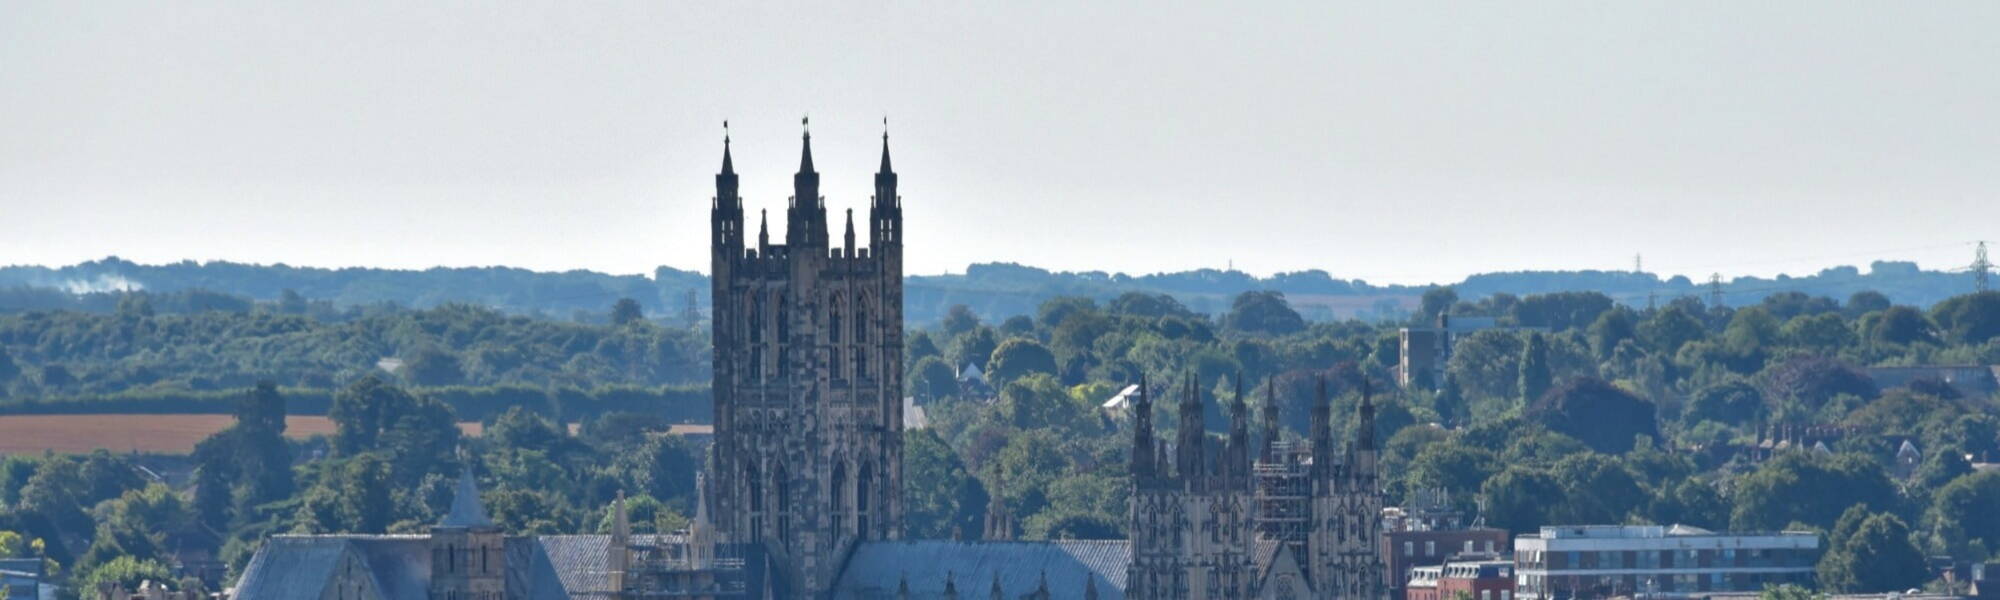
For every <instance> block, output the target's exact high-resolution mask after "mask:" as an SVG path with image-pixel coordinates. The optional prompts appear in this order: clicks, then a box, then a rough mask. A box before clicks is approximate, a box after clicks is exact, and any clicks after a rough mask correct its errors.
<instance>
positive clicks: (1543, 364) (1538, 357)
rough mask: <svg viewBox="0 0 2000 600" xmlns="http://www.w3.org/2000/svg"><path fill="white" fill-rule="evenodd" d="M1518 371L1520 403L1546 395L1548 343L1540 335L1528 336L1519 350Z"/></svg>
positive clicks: (1547, 387) (1547, 389) (1547, 388)
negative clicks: (1519, 367) (1524, 344)
mask: <svg viewBox="0 0 2000 600" xmlns="http://www.w3.org/2000/svg"><path fill="white" fill-rule="evenodd" d="M1606 314H1609V313H1606ZM1520 371H1521V374H1520V376H1519V377H1518V378H1517V381H1518V383H1517V384H1516V387H1517V388H1519V389H1520V394H1521V401H1522V402H1524V403H1530V404H1532V403H1534V402H1535V401H1536V400H1538V399H1540V398H1541V397H1542V394H1545V393H1548V391H1549V379H1550V376H1549V343H1548V341H1547V340H1544V339H1542V334H1540V333H1531V334H1528V345H1527V347H1525V348H1522V349H1521V369H1520Z"/></svg>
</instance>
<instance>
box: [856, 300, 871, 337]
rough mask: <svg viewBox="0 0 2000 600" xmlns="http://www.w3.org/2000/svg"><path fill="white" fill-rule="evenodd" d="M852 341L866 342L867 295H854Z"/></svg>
mask: <svg viewBox="0 0 2000 600" xmlns="http://www.w3.org/2000/svg"><path fill="white" fill-rule="evenodd" d="M854 343H856V344H866V343H868V295H867V294H861V295H859V296H855V297H854Z"/></svg>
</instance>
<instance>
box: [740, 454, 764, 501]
mask: <svg viewBox="0 0 2000 600" xmlns="http://www.w3.org/2000/svg"><path fill="white" fill-rule="evenodd" d="M744 475H745V476H744V479H745V480H748V481H749V482H750V512H759V511H762V510H764V480H763V479H762V478H759V477H757V464H756V463H751V464H750V467H749V472H748V473H745V474H744Z"/></svg>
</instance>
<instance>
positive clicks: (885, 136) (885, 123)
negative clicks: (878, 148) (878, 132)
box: [882, 115, 889, 142]
mask: <svg viewBox="0 0 2000 600" xmlns="http://www.w3.org/2000/svg"><path fill="white" fill-rule="evenodd" d="M882 141H884V142H886V141H889V115H882Z"/></svg>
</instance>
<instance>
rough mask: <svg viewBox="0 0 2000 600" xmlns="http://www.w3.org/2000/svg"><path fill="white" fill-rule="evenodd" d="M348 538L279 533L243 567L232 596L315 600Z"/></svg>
mask: <svg viewBox="0 0 2000 600" xmlns="http://www.w3.org/2000/svg"><path fill="white" fill-rule="evenodd" d="M348 541H349V540H348V538H346V537H335V536H317V535H313V536H294V535H280V536H273V537H272V538H270V539H268V540H264V547H263V548H259V549H258V550H257V555H256V556H252V557H250V564H248V565H246V566H244V567H243V578H242V579H241V580H238V581H237V582H236V597H238V598H243V599H245V600H317V599H318V598H319V597H320V592H321V591H322V590H325V589H326V584H327V582H328V581H331V580H332V579H333V574H334V567H336V566H338V565H339V564H340V557H341V556H344V555H346V554H347V552H348Z"/></svg>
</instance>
